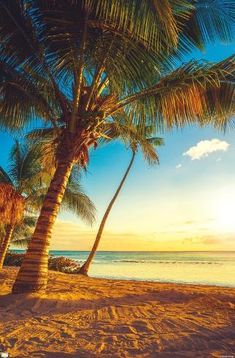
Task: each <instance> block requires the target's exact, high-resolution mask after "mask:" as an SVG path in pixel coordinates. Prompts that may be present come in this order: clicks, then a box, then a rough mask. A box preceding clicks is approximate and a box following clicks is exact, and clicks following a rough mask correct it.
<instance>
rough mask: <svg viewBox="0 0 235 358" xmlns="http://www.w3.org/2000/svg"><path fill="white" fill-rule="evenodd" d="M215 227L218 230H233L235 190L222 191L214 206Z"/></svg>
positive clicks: (234, 222) (234, 228) (234, 229)
mask: <svg viewBox="0 0 235 358" xmlns="http://www.w3.org/2000/svg"><path fill="white" fill-rule="evenodd" d="M215 214H216V215H215V219H216V227H217V229H218V230H219V231H225V232H235V192H234V191H232V192H231V191H230V192H227V191H224V192H222V193H221V194H220V195H219V196H218V198H217V200H216V207H215Z"/></svg>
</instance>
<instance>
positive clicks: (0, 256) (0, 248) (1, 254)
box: [0, 225, 14, 270]
mask: <svg viewBox="0 0 235 358" xmlns="http://www.w3.org/2000/svg"><path fill="white" fill-rule="evenodd" d="M13 231H14V225H7V227H6V234H5V237H4V239H3V241H2V243H1V245H0V270H1V269H2V267H3V264H4V260H5V257H6V253H7V250H8V248H9V246H10V242H11V238H12V234H13Z"/></svg>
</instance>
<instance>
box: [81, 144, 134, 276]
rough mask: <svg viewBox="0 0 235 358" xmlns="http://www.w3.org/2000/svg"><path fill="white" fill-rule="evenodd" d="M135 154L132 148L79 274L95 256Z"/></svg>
mask: <svg viewBox="0 0 235 358" xmlns="http://www.w3.org/2000/svg"><path fill="white" fill-rule="evenodd" d="M135 155H136V152H135V151H134V150H133V151H132V157H131V160H130V163H129V165H128V167H127V169H126V171H125V174H124V176H123V178H122V180H121V182H120V184H119V186H118V188H117V190H116V192H115V194H114V196H113V198H112V200H111V201H110V203H109V205H108V207H107V209H106V211H105V213H104V216H103V218H102V220H101V223H100V226H99V230H98V232H97V235H96V238H95V242H94V245H93V247H92V249H91V252H90V254H89V256H88V258H87V260H86V262H85V263H84V264H83V265H82V267H81V268H80V270H79V274H81V275H87V274H88V270H89V267H90V265H91V263H92V260H93V258H94V256H95V254H96V251H97V248H98V246H99V243H100V239H101V236H102V233H103V230H104V226H105V223H106V221H107V219H108V216H109V214H110V211H111V209H112V207H113V204H114V203H115V201H116V199H117V197H118V194H119V193H120V191H121V189H122V187H123V184H124V183H125V180H126V178H127V176H128V174H129V172H130V170H131V167H132V164H133V162H134V159H135Z"/></svg>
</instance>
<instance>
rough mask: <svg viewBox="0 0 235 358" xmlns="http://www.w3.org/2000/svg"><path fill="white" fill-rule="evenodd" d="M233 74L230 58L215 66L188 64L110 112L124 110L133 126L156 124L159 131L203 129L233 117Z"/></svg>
mask: <svg viewBox="0 0 235 358" xmlns="http://www.w3.org/2000/svg"><path fill="white" fill-rule="evenodd" d="M234 73H235V60H234V57H230V58H228V59H226V60H224V61H222V62H220V63H218V64H215V65H213V64H212V65H211V64H207V63H199V62H196V61H191V62H190V63H187V64H185V65H183V66H181V67H179V68H178V69H177V70H175V71H173V72H171V73H170V74H169V75H166V76H165V77H163V78H162V79H161V80H160V81H159V82H158V83H157V84H156V85H154V86H152V87H150V88H149V89H147V90H143V91H141V92H139V93H137V94H134V95H131V96H129V97H127V98H125V99H123V100H121V101H120V102H119V104H118V105H117V106H116V108H115V107H114V109H113V112H115V111H118V110H123V108H124V107H126V106H127V109H126V110H127V112H128V111H131V110H132V111H133V112H134V113H135V116H136V121H137V123H138V122H139V123H141V122H142V123H154V122H155V123H156V120H157V125H158V128H159V129H160V130H163V129H164V128H172V127H174V126H177V127H179V126H184V125H185V124H187V123H192V122H195V121H197V122H199V123H200V124H201V125H205V124H207V123H208V122H209V121H211V122H212V123H213V121H215V118H217V119H216V120H217V123H218V122H219V121H222V122H223V121H225V120H227V119H228V118H229V117H231V115H232V114H233V113H234V100H233V99H234V89H235V86H234V84H235V82H234V81H232V78H234ZM222 93H226V94H228V95H227V97H226V98H225V97H224V96H223V95H222ZM212 99H213V102H212ZM128 108H129V109H128ZM110 114H112V113H110Z"/></svg>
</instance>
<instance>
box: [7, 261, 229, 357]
mask: <svg viewBox="0 0 235 358" xmlns="http://www.w3.org/2000/svg"><path fill="white" fill-rule="evenodd" d="M16 272H17V269H16V268H7V269H4V270H3V271H2V272H1V273H0V287H1V292H0V348H2V349H4V350H6V351H8V352H9V353H10V357H20V358H22V357H55V358H60V357H78V358H82V357H85V358H89V357H141V358H142V357H164V358H177V357H193V358H199V357H203V358H204V357H205V358H207V357H222V356H229V357H232V356H234V357H235V289H232V288H222V287H209V286H193V285H180V284H167V283H165V284H163V283H153V282H136V281H119V280H106V279H95V278H85V277H80V276H76V275H66V274H62V273H55V272H50V274H49V285H48V290H47V292H46V293H45V294H43V295H40V296H35V295H11V294H9V292H10V289H11V286H12V282H13V279H14V278H15V276H16Z"/></svg>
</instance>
